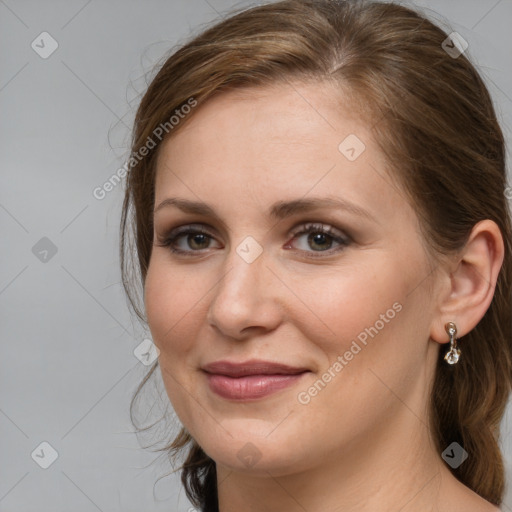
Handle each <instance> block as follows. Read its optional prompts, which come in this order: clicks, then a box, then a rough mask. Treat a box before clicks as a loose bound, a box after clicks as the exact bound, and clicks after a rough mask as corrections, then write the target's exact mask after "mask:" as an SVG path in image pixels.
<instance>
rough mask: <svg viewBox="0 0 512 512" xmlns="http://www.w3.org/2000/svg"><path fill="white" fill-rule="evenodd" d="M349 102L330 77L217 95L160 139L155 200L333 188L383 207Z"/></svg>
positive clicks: (371, 153)
mask: <svg viewBox="0 0 512 512" xmlns="http://www.w3.org/2000/svg"><path fill="white" fill-rule="evenodd" d="M350 101H351V98H350V96H348V95H347V96H344V94H343V92H342V91H341V90H340V89H339V88H338V89H337V88H336V87H335V86H334V85H333V84H331V83H316V84H312V83H291V82H290V83H282V84H278V85H274V86H271V87H261V88H251V89H249V88H247V89H241V90H234V91H229V92H225V93H222V94H219V95H217V96H216V97H214V98H212V99H210V100H209V101H208V102H206V103H205V104H204V105H202V106H200V107H197V110H195V111H194V112H193V115H192V116H191V118H190V119H188V120H187V122H186V123H185V124H184V126H183V127H182V128H181V129H180V130H179V131H177V132H176V133H175V134H173V136H172V137H171V138H169V139H167V140H165V141H164V142H163V144H162V147H161V148H160V151H159V156H158V160H157V177H156V194H155V196H156V197H155V202H156V203H158V202H159V201H161V200H163V199H164V198H165V196H166V195H168V194H169V193H172V194H173V195H177V194H179V195H182V196H185V197H188V198H190V199H195V200H197V199H198V198H200V199H203V200H208V202H209V203H211V202H215V201H216V200H217V202H218V203H222V202H226V200H227V199H229V200H230V201H231V202H236V201H237V198H244V197H248V196H250V197H253V198H255V199H254V200H255V201H256V202H257V203H258V202H259V204H262V203H263V202H265V203H267V202H268V203H270V202H274V201H277V200H282V199H285V198H287V197H290V198H296V197H302V196H305V195H307V194H310V193H311V194H313V195H315V196H316V195H319V194H326V193H329V194H330V195H332V194H333V193H334V194H336V193H338V192H339V194H340V195H341V196H343V197H344V198H346V199H348V200H352V201H356V202H357V201H362V202H364V203H367V204H371V205H374V206H378V207H380V209H381V213H382V211H386V210H389V211H391V210H392V209H393V208H395V207H396V205H394V204H393V201H396V200H397V198H396V197H394V196H396V192H394V191H393V187H390V186H389V185H387V186H386V183H385V181H383V176H384V175H385V161H384V157H383V155H382V154H381V152H380V151H379V149H378V147H377V145H376V144H375V142H374V141H373V138H372V137H371V134H370V130H369V127H368V125H367V123H365V121H364V120H363V118H362V117H361V116H360V115H358V113H357V111H356V110H355V109H353V108H351V105H350ZM387 189H389V190H387ZM238 201H240V199H238ZM246 204H247V203H246ZM219 207H221V205H220V204H219Z"/></svg>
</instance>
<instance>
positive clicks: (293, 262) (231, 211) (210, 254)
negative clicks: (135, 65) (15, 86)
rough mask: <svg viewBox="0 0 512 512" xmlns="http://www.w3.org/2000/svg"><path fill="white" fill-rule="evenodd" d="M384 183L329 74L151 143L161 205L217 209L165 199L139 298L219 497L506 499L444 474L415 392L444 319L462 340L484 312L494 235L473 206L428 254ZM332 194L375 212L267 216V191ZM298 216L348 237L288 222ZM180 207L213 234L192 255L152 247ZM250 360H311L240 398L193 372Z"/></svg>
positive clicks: (228, 98) (408, 501)
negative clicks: (457, 247) (471, 219)
mask: <svg viewBox="0 0 512 512" xmlns="http://www.w3.org/2000/svg"><path fill="white" fill-rule="evenodd" d="M349 134H355V135H356V136H357V137H358V138H359V139H360V140H361V141H363V142H364V144H365V146H366V149H365V150H364V151H363V152H362V153H361V154H360V155H359V156H358V158H357V159H356V160H354V161H349V160H348V159H347V158H346V157H345V156H344V154H342V153H341V152H340V150H339V149H338V146H339V144H340V143H341V142H342V141H343V140H344V139H345V138H346V137H347V136H348V135H349ZM391 183H392V181H391V179H390V177H389V175H388V174H387V171H386V164H385V161H384V158H383V155H382V153H381V152H380V150H379V149H378V147H377V146H376V144H375V142H374V141H373V139H372V137H371V133H370V131H369V126H368V125H367V124H365V123H364V122H363V121H362V118H361V117H360V116H359V115H358V114H357V112H355V111H352V110H351V109H350V102H349V101H348V97H343V95H342V94H340V91H339V89H334V88H333V85H332V84H327V83H315V84H311V83H309V84H308V83H299V82H295V83H286V84H276V85H275V86H272V87H265V88H253V89H246V90H237V91H231V92H227V93H224V94H221V95H219V96H217V97H215V98H213V99H212V100H210V101H209V102H208V103H206V104H205V105H203V106H201V107H200V108H198V109H197V110H196V111H195V112H194V114H193V116H191V118H190V119H188V120H187V121H186V123H185V124H184V126H182V127H181V129H180V131H179V132H177V133H176V134H175V135H173V137H172V138H170V139H168V140H167V141H165V143H164V144H163V146H162V148H161V151H160V153H159V158H158V162H157V177H156V191H155V205H157V206H158V205H159V204H160V203H161V202H162V201H163V200H164V199H166V198H169V197H180V198H185V199H189V200H191V201H201V202H205V203H208V204H209V205H211V207H212V208H213V209H214V211H215V212H216V214H217V216H218V218H215V217H212V216H204V215H199V214H190V213H185V212H182V211H181V210H179V209H178V208H176V207H175V206H166V207H162V208H160V209H158V208H157V209H158V211H156V212H155V217H154V220H155V232H154V238H155V245H154V247H153V252H152V256H151V261H150V265H149V270H148V274H147V279H146V285H145V304H146V311H147V316H148V322H149V326H150V329H151V333H152V336H153V340H154V342H155V344H156V346H157V347H158V349H159V350H160V355H159V364H160V368H161V372H162V376H163V380H164V383H165V387H166V390H167V394H168V396H169V398H170V400H171V402H172V404H173V406H174V408H175V410H176V413H177V414H178V416H179V418H180V420H181V421H182V423H183V425H184V426H185V427H186V428H187V430H188V431H189V432H190V433H191V435H192V436H193V437H194V438H195V439H196V441H197V442H198V443H199V445H200V446H201V447H202V448H203V449H204V451H205V452H206V453H207V454H208V455H209V456H210V457H212V458H213V459H214V460H215V461H216V464H217V471H218V488H219V506H220V510H221V511H222V512H230V511H239V510H251V511H263V510H265V511H282V510H287V511H293V512H294V511H304V510H307V511H308V512H316V511H325V510H329V511H334V510H340V511H341V510H342V511H344V512H355V511H357V512H367V511H368V512H369V511H373V512H374V511H376V510H378V511H379V512H387V511H394V512H396V511H398V510H400V511H401V512H412V511H417V510H425V511H430V510H432V511H434V510H435V511H439V512H445V511H446V512H448V511H450V512H455V511H459V510H460V511H465V512H468V511H475V512H476V511H479V512H482V511H484V512H486V511H496V510H498V509H497V508H496V507H494V506H492V505H491V504H489V503H488V502H487V501H485V500H483V499H482V498H481V497H479V496H478V495H477V494H475V493H474V492H472V491H471V490H470V489H469V488H467V487H465V486H464V485H462V484H461V483H460V482H459V481H458V480H456V479H455V478H454V477H453V476H452V474H451V473H450V471H449V470H448V466H447V465H446V464H445V463H444V461H443V460H442V459H441V457H440V454H439V453H437V450H436V449H435V447H434V444H433V442H432V438H431V433H430V429H429V428H428V425H429V422H428V407H427V403H428V399H429V393H430V389H431V386H432V382H433V376H434V370H435V366H436V358H437V354H438V351H439V350H440V349H443V350H446V348H447V346H446V345H445V344H446V343H447V342H448V339H449V338H448V335H447V334H446V332H445V329H444V325H445V324H446V322H449V321H453V322H455V323H456V325H457V328H458V336H459V337H460V336H463V335H464V334H466V333H467V332H469V331H470V330H471V329H472V328H473V327H474V326H475V325H476V324H477V323H478V321H479V320H480V319H481V318H482V316H483V315H484V313H485V311H486V310H487V308H488V307H489V304H490V301H491V299H492V296H493V293H494V287H495V283H496V279H497V275H498V272H499V269H500V266H501V264H502V261H503V240H502V238H501V235H500V232H499V229H498V228H497V226H496V225H495V224H494V223H493V222H491V221H483V222H481V223H479V224H478V225H477V226H475V228H474V229H473V232H472V234H471V237H470V239H469V241H468V243H467V245H466V247H465V248H464V250H463V251H461V253H460V254H458V255H456V256H454V257H453V258H450V259H446V260H443V263H442V264H440V263H434V262H432V261H431V259H430V258H429V257H428V256H427V252H426V250H425V243H426V242H425V240H424V239H423V238H422V236H421V234H420V231H419V224H418V219H417V216H416V214H415V211H414V209H413V207H412V206H411V205H410V204H409V203H408V202H407V201H406V200H405V194H403V193H402V192H401V191H400V189H399V188H397V187H396V185H391ZM325 196H336V197H338V198H343V199H344V200H346V201H350V202H351V203H353V204H355V205H357V206H358V207H360V208H363V209H364V210H366V211H367V212H368V214H369V216H368V217H365V216H363V215H361V214H357V213H354V212H350V211H346V210H337V209H333V208H324V209H319V210H315V211H312V212H308V213H304V212H299V213H298V214H295V215H293V216H292V217H288V218H284V219H281V220H275V219H272V218H270V217H268V215H267V211H268V210H269V208H270V206H271V205H272V204H274V203H275V202H277V201H285V200H292V199H300V198H311V197H325ZM307 222H315V223H323V224H324V225H327V226H332V227H333V228H334V229H337V230H339V231H340V232H341V234H342V236H345V237H346V236H348V237H349V239H350V241H349V242H348V244H347V245H340V243H338V242H336V241H335V240H333V239H332V238H329V237H328V236H327V238H326V239H325V240H322V239H320V242H318V239H313V240H311V238H310V241H309V242H308V234H302V235H301V234H298V235H296V236H294V235H293V234H292V233H291V232H292V230H293V229H294V228H295V227H299V228H300V227H301V226H303V225H304V224H306V223H307ZM192 223H194V224H198V223H199V224H201V225H203V226H204V227H205V229H206V230H208V234H209V235H210V236H209V237H206V239H201V238H195V239H194V237H187V235H184V236H181V238H180V239H179V241H177V242H176V244H175V245H177V247H178V248H181V249H182V250H185V251H188V253H187V254H185V255H177V254H173V253H171V252H170V250H169V248H167V247H163V246H162V245H161V242H162V241H164V240H165V238H166V237H167V236H168V233H169V231H170V230H171V229H173V228H176V227H178V226H184V225H189V224H192ZM299 231H301V230H300V229H299ZM247 236H251V237H253V238H254V239H255V240H256V241H257V242H258V243H259V244H260V246H261V248H262V249H263V252H262V253H261V254H260V256H259V257H258V258H256V259H255V260H254V261H253V262H252V263H248V262H247V261H246V260H244V259H243V258H242V257H241V256H240V255H239V254H238V253H237V248H238V247H239V246H240V244H241V243H242V241H244V240H245V238H246V237H247ZM317 236H318V235H317ZM315 240H316V242H315ZM242 246H243V245H242ZM337 248H341V250H339V251H338V252H333V251H335V250H336V249H337ZM251 250H252V249H251ZM326 252H329V253H330V254H327V255H326ZM191 253H193V254H191ZM315 255H316V256H318V257H317V258H314V256H315ZM396 303H398V304H399V305H400V306H401V310H400V311H399V312H397V313H396V315H395V316H394V318H392V319H391V320H389V319H388V322H385V323H384V327H383V328H381V329H380V330H378V333H377V334H376V335H374V337H373V338H372V337H369V338H368V342H367V345H365V346H364V345H362V344H361V343H359V345H360V346H361V347H362V348H361V350H360V351H359V352H358V353H357V354H356V355H354V356H353V358H352V359H351V360H350V361H349V362H348V364H347V365H346V366H344V367H343V369H342V370H341V371H339V372H337V373H336V372H335V373H336V376H335V377H333V378H332V379H331V381H330V382H328V383H327V385H326V386H325V387H323V388H322V389H321V391H320V392H318V393H317V394H316V396H313V397H311V400H310V401H309V403H307V404H303V403H300V402H299V401H298V398H297V396H298V393H299V392H302V391H305V390H306V391H307V390H308V388H309V387H310V386H311V385H312V384H313V383H315V382H316V381H318V379H319V378H321V377H322V375H323V374H324V373H325V372H326V371H327V370H328V369H329V368H330V367H331V368H332V366H333V363H334V362H335V361H336V360H337V358H338V356H340V355H343V354H345V352H346V351H347V350H349V349H350V347H351V343H352V341H353V340H356V339H357V336H358V335H359V334H360V333H361V332H363V331H364V330H365V329H366V328H369V327H370V326H375V325H376V322H377V321H378V320H379V319H381V318H382V317H381V315H383V314H384V315H386V312H387V311H388V310H389V309H390V308H392V306H393V304H396ZM379 325H380V324H379ZM441 345H442V346H441ZM460 348H461V350H462V358H463V357H464V347H463V346H461V347H460ZM252 358H257V359H265V360H271V361H278V362H283V363H286V364H288V365H291V366H300V367H307V368H308V369H309V370H310V373H308V374H306V375H304V376H303V377H302V378H301V380H300V381H299V382H298V383H297V384H294V385H293V386H291V387H288V388H286V389H283V390H280V391H278V392H276V393H274V394H273V395H270V396H268V397H265V398H262V399H259V400H256V401H252V402H245V403H240V402H233V401H229V400H226V399H223V398H221V397H219V396H218V395H216V394H214V393H213V392H212V391H211V390H210V389H209V387H208V385H207V380H206V378H205V375H204V373H203V372H202V371H201V369H200V368H201V366H202V365H204V364H206V363H210V362H213V361H218V360H221V359H229V360H234V361H245V360H248V359H252ZM249 442H250V443H252V445H254V447H255V448H253V450H254V451H255V453H256V454H257V458H255V459H253V460H252V462H249V463H248V462H247V460H246V459H245V460H244V459H243V458H242V457H238V455H239V454H240V453H242V454H243V453H244V451H243V450H244V446H245V445H246V444H247V443H249ZM240 450H242V452H241V451H240ZM245 450H247V448H245ZM470 456H471V455H470Z"/></svg>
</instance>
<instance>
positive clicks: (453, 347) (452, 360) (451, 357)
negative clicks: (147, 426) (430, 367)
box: [444, 322, 460, 365]
mask: <svg viewBox="0 0 512 512" xmlns="http://www.w3.org/2000/svg"><path fill="white" fill-rule="evenodd" d="M444 328H445V329H446V332H447V333H448V335H449V336H450V350H449V351H448V352H446V354H445V356H444V360H445V361H446V362H447V363H448V364H451V365H453V364H457V363H458V362H459V358H460V348H458V347H457V339H456V337H455V336H456V334H457V327H456V325H455V324H454V323H453V322H448V323H447V324H446V325H445V326H444Z"/></svg>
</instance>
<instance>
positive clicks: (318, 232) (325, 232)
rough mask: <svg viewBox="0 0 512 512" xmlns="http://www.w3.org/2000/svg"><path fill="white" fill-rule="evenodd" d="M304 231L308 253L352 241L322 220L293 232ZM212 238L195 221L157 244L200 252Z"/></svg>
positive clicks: (304, 248) (296, 235)
mask: <svg viewBox="0 0 512 512" xmlns="http://www.w3.org/2000/svg"><path fill="white" fill-rule="evenodd" d="M304 235H308V236H307V238H305V239H304V241H303V243H302V244H301V245H302V247H299V250H300V251H302V252H306V253H308V257H314V258H317V257H322V256H323V255H325V254H327V255H331V254H333V253H336V252H339V251H341V250H343V249H344V248H345V247H347V246H348V245H349V244H350V239H349V238H348V237H346V236H344V235H343V233H342V232H340V231H338V230H337V229H335V228H332V227H330V226H324V225H323V224H318V223H308V224H305V225H302V226H300V228H298V229H297V230H295V231H294V232H293V233H292V236H293V240H296V239H300V238H301V237H303V236H304ZM212 240H215V237H214V236H213V235H211V234H210V233H209V232H208V231H207V230H205V229H204V227H203V226H202V225H201V224H196V225H194V224H191V225H187V226H180V227H178V228H176V229H173V230H171V232H170V233H169V234H168V235H166V236H165V237H164V238H163V239H162V240H159V241H158V242H157V243H155V245H157V246H159V247H167V248H168V249H169V250H170V251H171V252H172V253H175V254H183V255H188V256H190V255H192V254H193V253H198V254H200V253H201V252H202V251H204V250H205V249H211V248H212V247H211V245H210V243H211V241H212ZM180 243H181V247H180ZM333 243H336V244H338V246H337V247H334V248H332V246H333ZM284 248H285V249H290V248H292V249H293V248H294V247H292V246H291V244H290V243H288V244H286V246H285V247H284ZM308 249H313V250H312V251H311V250H308ZM313 253H319V254H313Z"/></svg>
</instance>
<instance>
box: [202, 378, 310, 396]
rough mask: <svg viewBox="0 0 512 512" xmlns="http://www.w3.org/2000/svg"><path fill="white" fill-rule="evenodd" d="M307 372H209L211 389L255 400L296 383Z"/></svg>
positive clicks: (222, 393)
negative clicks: (219, 373) (240, 373)
mask: <svg viewBox="0 0 512 512" xmlns="http://www.w3.org/2000/svg"><path fill="white" fill-rule="evenodd" d="M305 373H307V372H303V373H297V374H293V375H247V376H246V377H227V376H226V375H217V374H211V373H207V374H206V376H207V378H208V384H209V386H210V389H211V390H212V391H213V392H214V393H216V394H217V395H219V396H221V397H222V398H226V399H228V400H255V399H258V398H263V397H266V396H268V395H271V394H272V393H275V392H276V391H279V390H280V389H284V388H287V387H288V386H291V385H293V384H295V383H296V382H297V381H298V380H299V379H300V378H301V377H302V376H303V375H304V374H305Z"/></svg>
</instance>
